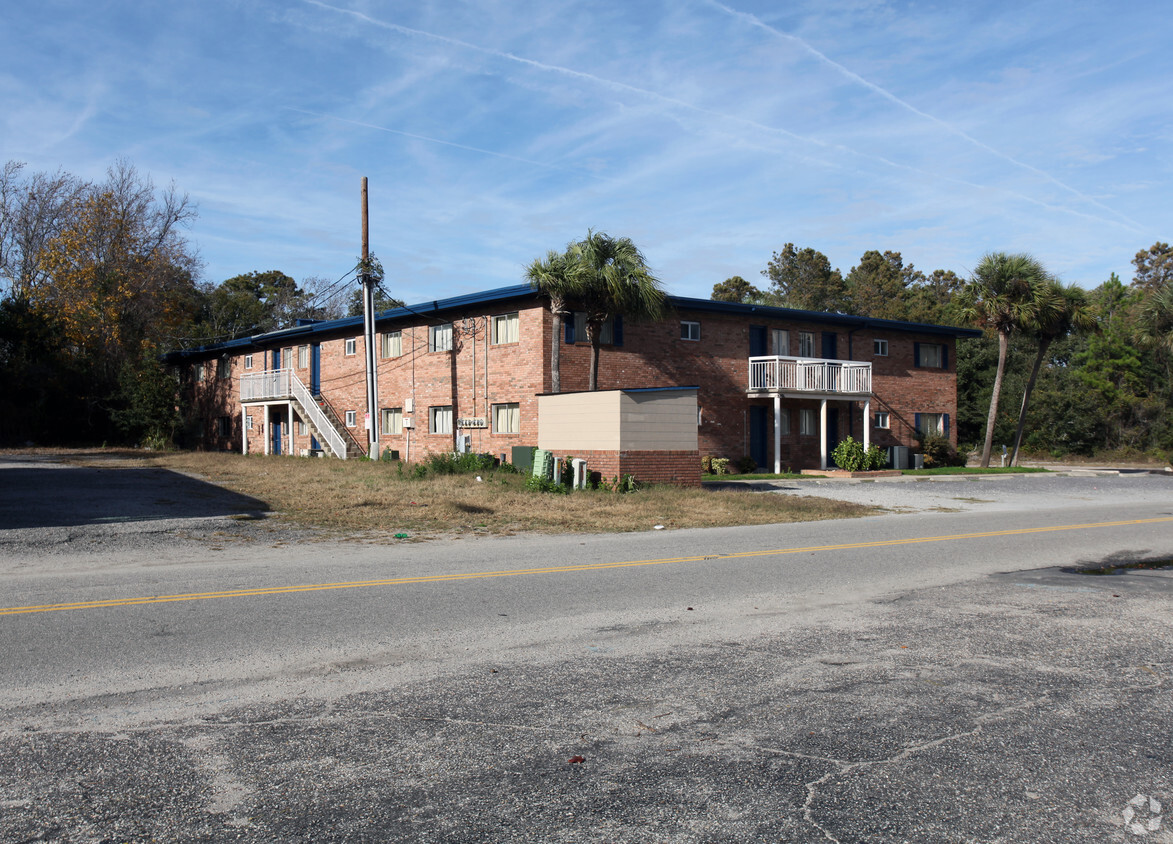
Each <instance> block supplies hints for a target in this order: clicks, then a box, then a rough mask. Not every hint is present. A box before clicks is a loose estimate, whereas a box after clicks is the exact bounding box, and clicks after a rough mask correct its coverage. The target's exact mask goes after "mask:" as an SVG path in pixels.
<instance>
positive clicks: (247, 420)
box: [244, 413, 253, 431]
mask: <svg viewBox="0 0 1173 844" xmlns="http://www.w3.org/2000/svg"><path fill="white" fill-rule="evenodd" d="M244 429H245V430H246V431H251V430H252V429H253V416H252V414H251V413H246V414H245V416H244Z"/></svg>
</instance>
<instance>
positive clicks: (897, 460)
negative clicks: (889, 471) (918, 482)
mask: <svg viewBox="0 0 1173 844" xmlns="http://www.w3.org/2000/svg"><path fill="white" fill-rule="evenodd" d="M890 462H891V463H892V468H893V469H911V468H912V457H911V450H910V449H909V448H908V446H906V445H894V446H892V456H891V458H890Z"/></svg>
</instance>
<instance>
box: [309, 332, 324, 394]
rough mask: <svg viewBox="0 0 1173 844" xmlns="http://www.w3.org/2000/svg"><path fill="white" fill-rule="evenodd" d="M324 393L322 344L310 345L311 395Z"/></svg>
mask: <svg viewBox="0 0 1173 844" xmlns="http://www.w3.org/2000/svg"><path fill="white" fill-rule="evenodd" d="M321 394H322V344H321V343H314V344H313V345H312V346H310V395H311V396H313V397H314V398H317V397H318V396H320V395H321Z"/></svg>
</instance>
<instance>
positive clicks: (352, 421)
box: [346, 410, 358, 428]
mask: <svg viewBox="0 0 1173 844" xmlns="http://www.w3.org/2000/svg"><path fill="white" fill-rule="evenodd" d="M346 427H347V428H357V427H358V411H357V410H348V411H346Z"/></svg>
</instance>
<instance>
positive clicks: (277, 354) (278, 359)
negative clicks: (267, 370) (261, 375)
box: [273, 349, 281, 369]
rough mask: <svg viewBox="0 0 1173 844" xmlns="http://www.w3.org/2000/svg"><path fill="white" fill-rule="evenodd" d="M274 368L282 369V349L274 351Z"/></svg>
mask: <svg viewBox="0 0 1173 844" xmlns="http://www.w3.org/2000/svg"><path fill="white" fill-rule="evenodd" d="M273 368H274V369H280V368H281V350H280V349H274V350H273Z"/></svg>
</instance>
